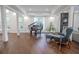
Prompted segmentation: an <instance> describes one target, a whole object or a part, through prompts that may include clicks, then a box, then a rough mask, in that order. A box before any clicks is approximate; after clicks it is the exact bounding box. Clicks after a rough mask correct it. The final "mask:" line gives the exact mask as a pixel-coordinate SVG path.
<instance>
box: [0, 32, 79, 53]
mask: <svg viewBox="0 0 79 59" xmlns="http://www.w3.org/2000/svg"><path fill="white" fill-rule="evenodd" d="M1 37H2V36H1V35H0V39H2V38H1ZM3 46H4V47H3V48H1V49H0V53H3V54H61V53H62V54H78V53H79V45H78V44H76V43H74V42H72V45H71V47H70V48H68V47H67V46H63V47H62V51H60V50H59V49H58V45H56V44H55V43H54V42H53V41H51V42H50V41H49V42H47V41H46V38H45V34H41V36H40V35H38V36H37V37H34V36H30V34H25V33H24V34H21V35H20V36H19V37H18V36H17V35H16V34H9V41H8V42H7V43H4V44H3Z"/></svg>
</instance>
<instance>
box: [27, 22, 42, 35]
mask: <svg viewBox="0 0 79 59" xmlns="http://www.w3.org/2000/svg"><path fill="white" fill-rule="evenodd" d="M28 27H29V30H30V34H31V35H32V31H34V34H35V35H37V33H40V34H41V31H42V29H43V24H42V23H40V22H33V23H31V24H30V25H28Z"/></svg>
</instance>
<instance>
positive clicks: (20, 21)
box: [18, 16, 24, 32]
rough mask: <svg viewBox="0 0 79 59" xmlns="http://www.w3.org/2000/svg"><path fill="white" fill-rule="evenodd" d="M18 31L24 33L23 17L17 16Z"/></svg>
mask: <svg viewBox="0 0 79 59" xmlns="http://www.w3.org/2000/svg"><path fill="white" fill-rule="evenodd" d="M18 22H19V31H20V32H23V31H24V17H23V16H19V21H18Z"/></svg>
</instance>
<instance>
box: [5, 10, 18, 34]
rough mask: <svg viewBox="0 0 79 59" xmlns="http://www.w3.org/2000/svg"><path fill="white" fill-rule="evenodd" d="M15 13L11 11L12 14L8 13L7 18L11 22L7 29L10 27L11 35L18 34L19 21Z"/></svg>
mask: <svg viewBox="0 0 79 59" xmlns="http://www.w3.org/2000/svg"><path fill="white" fill-rule="evenodd" d="M13 13H14V12H12V11H10V13H6V17H8V18H9V22H7V24H9V25H8V26H7V27H9V28H10V29H9V30H8V32H9V33H16V32H17V19H16V15H13Z"/></svg>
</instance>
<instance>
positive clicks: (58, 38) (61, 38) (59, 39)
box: [50, 27, 73, 49]
mask: <svg viewBox="0 0 79 59" xmlns="http://www.w3.org/2000/svg"><path fill="white" fill-rule="evenodd" d="M72 32H73V29H72V28H71V27H69V28H67V29H66V34H65V35H64V34H63V35H61V34H58V35H53V34H52V35H51V38H50V39H54V41H55V42H56V43H59V44H60V45H59V49H61V45H62V44H67V45H69V42H70V36H71V34H72ZM69 47H70V45H69Z"/></svg>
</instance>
